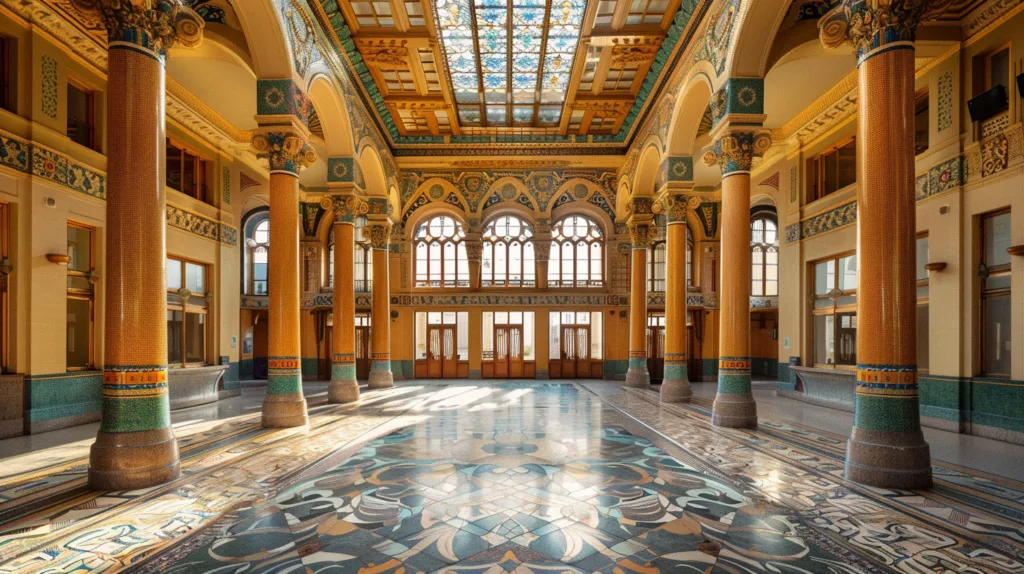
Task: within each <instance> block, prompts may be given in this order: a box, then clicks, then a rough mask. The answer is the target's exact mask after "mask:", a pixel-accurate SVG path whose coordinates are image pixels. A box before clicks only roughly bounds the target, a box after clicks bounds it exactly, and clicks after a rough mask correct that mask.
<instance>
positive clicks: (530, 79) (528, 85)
mask: <svg viewBox="0 0 1024 574" xmlns="http://www.w3.org/2000/svg"><path fill="white" fill-rule="evenodd" d="M534 72H536V70H534ZM536 87H537V76H536V75H530V74H516V75H514V76H512V89H515V90H529V89H532V88H536Z"/></svg>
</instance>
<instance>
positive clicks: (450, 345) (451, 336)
mask: <svg viewBox="0 0 1024 574" xmlns="http://www.w3.org/2000/svg"><path fill="white" fill-rule="evenodd" d="M458 372H459V357H458V355H457V354H456V353H455V327H454V326H449V325H446V326H444V327H441V377H442V378H444V379H454V378H455V377H457V376H458Z"/></svg>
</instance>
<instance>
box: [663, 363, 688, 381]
mask: <svg viewBox="0 0 1024 574" xmlns="http://www.w3.org/2000/svg"><path fill="white" fill-rule="evenodd" d="M665 380H666V381H689V380H690V378H689V373H688V371H687V368H686V361H681V362H679V363H669V362H668V361H665Z"/></svg>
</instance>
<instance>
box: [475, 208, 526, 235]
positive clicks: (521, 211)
mask: <svg viewBox="0 0 1024 574" xmlns="http://www.w3.org/2000/svg"><path fill="white" fill-rule="evenodd" d="M505 215H514V216H516V217H518V218H519V219H522V220H523V221H525V222H527V223H529V224H530V225H532V226H533V227H534V230H536V228H537V212H536V211H534V210H532V209H529V208H527V207H526V206H525V205H522V204H520V203H510V202H505V203H499V204H497V205H492V206H491V207H489V208H487V209H485V210H483V212H481V214H480V229H484V228H486V227H487V224H489V223H490V222H492V221H494V220H495V219H498V218H499V217H502V216H505Z"/></svg>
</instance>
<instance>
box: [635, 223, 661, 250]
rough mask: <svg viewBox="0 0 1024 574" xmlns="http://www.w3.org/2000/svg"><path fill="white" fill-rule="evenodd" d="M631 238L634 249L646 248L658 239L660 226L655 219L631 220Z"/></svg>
mask: <svg viewBox="0 0 1024 574" xmlns="http://www.w3.org/2000/svg"><path fill="white" fill-rule="evenodd" d="M629 239H630V241H631V242H632V243H633V249H646V248H648V247H650V246H651V245H653V244H654V242H655V241H656V240H657V239H658V226H657V225H655V224H654V221H631V222H629Z"/></svg>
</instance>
